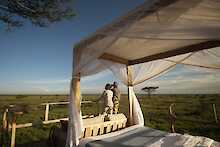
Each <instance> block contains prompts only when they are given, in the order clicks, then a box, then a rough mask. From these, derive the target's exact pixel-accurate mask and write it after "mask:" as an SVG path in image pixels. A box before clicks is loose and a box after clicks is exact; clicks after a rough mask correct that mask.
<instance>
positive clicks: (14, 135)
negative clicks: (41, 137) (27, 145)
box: [11, 115, 16, 147]
mask: <svg viewBox="0 0 220 147" xmlns="http://www.w3.org/2000/svg"><path fill="white" fill-rule="evenodd" d="M15 137H16V116H15V115H14V116H13V121H12V131H11V147H15Z"/></svg>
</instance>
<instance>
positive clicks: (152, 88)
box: [141, 86, 159, 97]
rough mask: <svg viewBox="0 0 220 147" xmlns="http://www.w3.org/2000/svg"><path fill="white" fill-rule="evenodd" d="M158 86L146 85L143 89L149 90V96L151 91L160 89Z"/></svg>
mask: <svg viewBox="0 0 220 147" xmlns="http://www.w3.org/2000/svg"><path fill="white" fill-rule="evenodd" d="M158 88H159V87H158V86H155V87H153V86H151V87H144V88H142V89H141V90H143V91H145V92H147V93H148V97H150V96H151V93H152V92H154V91H156V89H158Z"/></svg>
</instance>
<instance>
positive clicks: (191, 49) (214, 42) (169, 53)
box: [129, 40, 220, 65]
mask: <svg viewBox="0 0 220 147" xmlns="http://www.w3.org/2000/svg"><path fill="white" fill-rule="evenodd" d="M219 46H220V40H212V41H211V40H210V41H205V42H202V43H197V44H193V45H189V46H184V47H180V48H177V49H174V50H170V51H166V52H163V53H159V54H155V55H151V56H146V57H143V58H139V59H135V60H132V61H129V65H134V64H140V63H144V62H149V61H153V60H158V59H164V58H168V57H172V56H176V55H181V54H186V53H189V52H196V51H200V50H204V49H210V48H215V47H219Z"/></svg>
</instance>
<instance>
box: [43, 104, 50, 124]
mask: <svg viewBox="0 0 220 147" xmlns="http://www.w3.org/2000/svg"><path fill="white" fill-rule="evenodd" d="M49 109H50V105H49V104H47V105H46V106H45V115H44V120H45V121H48V118H49Z"/></svg>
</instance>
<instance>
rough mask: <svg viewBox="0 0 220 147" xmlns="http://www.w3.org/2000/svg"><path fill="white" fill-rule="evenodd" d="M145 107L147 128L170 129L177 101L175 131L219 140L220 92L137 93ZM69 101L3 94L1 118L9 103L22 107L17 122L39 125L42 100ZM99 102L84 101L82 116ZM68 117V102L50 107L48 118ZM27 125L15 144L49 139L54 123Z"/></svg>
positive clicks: (125, 108)
mask: <svg viewBox="0 0 220 147" xmlns="http://www.w3.org/2000/svg"><path fill="white" fill-rule="evenodd" d="M98 97H99V95H92V94H87V95H83V100H89V101H94V100H96V99H97V98H98ZM137 97H138V98H139V101H140V103H141V106H142V110H143V113H144V118H145V125H146V126H148V127H152V128H156V129H160V130H164V131H170V125H169V115H168V108H169V106H170V104H172V103H174V107H173V109H174V111H175V114H176V116H177V119H176V125H175V127H176V131H177V132H178V133H188V134H191V135H199V136H206V137H209V138H212V139H215V140H217V141H220V95H153V96H151V97H150V98H149V97H148V96H146V95H137ZM59 101H67V96H66V95H41V96H39V95H32V96H31V95H17V96H9V95H2V96H0V110H1V114H0V120H1V125H2V112H3V111H4V109H5V108H6V107H8V106H9V105H12V104H13V105H17V106H19V107H20V108H22V111H23V112H24V114H23V115H21V116H19V117H18V118H17V124H21V123H29V122H32V123H33V124H37V123H38V122H40V121H41V120H43V119H44V111H45V106H42V105H41V103H45V102H59ZM120 103H121V105H120V111H121V112H123V113H124V114H126V115H127V114H128V100H127V95H123V96H122V97H121V101H120ZM212 104H215V105H216V111H217V115H218V119H219V122H218V123H216V122H215V119H214V114H213V108H212ZM98 111H99V109H98V104H96V103H87V104H82V113H83V115H94V114H98ZM67 116H68V110H67V105H53V106H50V111H49V119H58V118H63V117H67ZM53 125H56V124H50V125H44V126H41V127H39V126H38V127H37V125H36V126H35V127H28V128H21V129H17V132H16V143H17V144H25V143H29V142H33V141H39V140H45V139H48V136H49V130H50V128H51V126H53Z"/></svg>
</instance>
